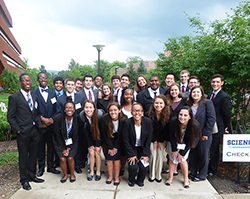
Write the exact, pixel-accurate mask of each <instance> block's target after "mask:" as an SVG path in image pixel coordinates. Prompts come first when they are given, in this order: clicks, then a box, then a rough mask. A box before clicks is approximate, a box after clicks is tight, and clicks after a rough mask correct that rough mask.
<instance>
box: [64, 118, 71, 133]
mask: <svg viewBox="0 0 250 199" xmlns="http://www.w3.org/2000/svg"><path fill="white" fill-rule="evenodd" d="M65 121H66V129H67V138H69V136H70V134H71V130H72V124H73V118H72V119H71V120H70V123H69V124H68V121H67V119H65Z"/></svg>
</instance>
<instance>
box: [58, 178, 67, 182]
mask: <svg viewBox="0 0 250 199" xmlns="http://www.w3.org/2000/svg"><path fill="white" fill-rule="evenodd" d="M67 179H68V178H65V179H63V178H62V179H61V180H60V182H61V183H65V182H66V181H67Z"/></svg>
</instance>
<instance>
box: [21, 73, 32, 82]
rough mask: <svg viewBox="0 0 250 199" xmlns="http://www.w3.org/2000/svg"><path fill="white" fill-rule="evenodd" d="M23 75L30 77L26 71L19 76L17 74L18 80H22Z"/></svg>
mask: <svg viewBox="0 0 250 199" xmlns="http://www.w3.org/2000/svg"><path fill="white" fill-rule="evenodd" d="M25 75H28V76H29V77H30V75H29V74H28V73H22V74H21V75H20V76H19V81H21V80H22V77H23V76H25Z"/></svg>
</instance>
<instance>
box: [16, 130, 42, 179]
mask: <svg viewBox="0 0 250 199" xmlns="http://www.w3.org/2000/svg"><path fill="white" fill-rule="evenodd" d="M39 140H40V131H39V130H38V128H37V127H36V126H33V127H32V129H31V130H30V132H28V133H27V132H25V133H23V132H20V134H18V135H17V147H18V153H19V175H20V182H21V183H22V184H23V183H24V182H27V181H29V180H33V179H34V178H35V177H36V160H37V149H38V143H39Z"/></svg>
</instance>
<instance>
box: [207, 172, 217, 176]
mask: <svg viewBox="0 0 250 199" xmlns="http://www.w3.org/2000/svg"><path fill="white" fill-rule="evenodd" d="M207 175H208V176H209V177H214V175H215V174H213V173H212V172H209V173H208V174H207Z"/></svg>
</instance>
